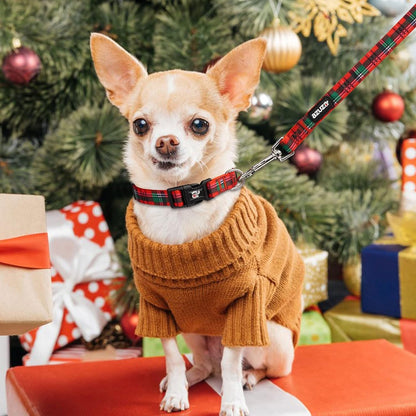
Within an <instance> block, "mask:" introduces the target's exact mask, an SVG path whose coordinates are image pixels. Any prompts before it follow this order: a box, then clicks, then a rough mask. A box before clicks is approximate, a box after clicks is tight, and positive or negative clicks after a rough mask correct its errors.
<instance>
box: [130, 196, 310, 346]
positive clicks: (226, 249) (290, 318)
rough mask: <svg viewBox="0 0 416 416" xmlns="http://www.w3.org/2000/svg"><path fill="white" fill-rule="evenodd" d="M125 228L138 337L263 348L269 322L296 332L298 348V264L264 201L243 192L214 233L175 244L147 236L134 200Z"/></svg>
mask: <svg viewBox="0 0 416 416" xmlns="http://www.w3.org/2000/svg"><path fill="white" fill-rule="evenodd" d="M126 226H127V231H128V234H129V253H130V258H131V263H132V266H133V271H134V280H135V283H136V286H137V289H138V290H139V292H140V309H139V323H138V326H137V329H136V333H137V334H138V335H141V336H147V337H173V336H175V335H177V334H178V333H181V332H184V333H196V334H202V335H217V336H218V335H222V343H223V344H224V345H225V346H261V345H267V344H268V343H269V337H268V334H267V326H266V321H267V320H273V321H275V322H277V323H278V324H281V325H283V326H285V327H287V328H289V329H291V330H292V331H293V342H294V344H295V345H296V343H297V340H298V335H299V329H300V318H301V292H302V282H303V274H304V266H303V261H302V259H301V257H300V255H299V253H298V251H297V249H296V248H295V246H294V244H293V242H292V240H291V238H290V236H289V234H288V232H287V230H286V227H285V226H284V224H283V223H282V221H281V220H280V219H279V218H278V217H277V215H276V212H275V210H274V208H273V207H272V206H271V205H270V204H269V203H268V202H267V201H266V200H264V199H263V198H261V197H259V196H256V195H254V194H253V193H252V192H250V191H249V190H248V189H247V188H243V189H242V191H241V193H240V196H239V199H238V200H237V202H236V204H235V205H234V207H233V209H232V211H231V212H230V214H229V215H228V216H227V218H226V219H225V221H224V223H223V224H222V225H221V226H220V227H219V228H218V229H217V230H216V231H214V232H213V233H211V234H210V235H208V236H206V237H204V238H202V239H200V240H196V241H193V242H190V243H185V244H180V245H167V244H160V243H156V242H154V241H152V240H150V239H148V238H147V237H145V236H144V235H143V233H142V232H141V231H140V228H139V226H138V224H137V219H136V216H135V214H134V211H133V200H132V201H130V204H129V206H128V208H127V214H126Z"/></svg>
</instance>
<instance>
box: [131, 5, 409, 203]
mask: <svg viewBox="0 0 416 416" xmlns="http://www.w3.org/2000/svg"><path fill="white" fill-rule="evenodd" d="M415 26H416V4H415V5H414V6H413V7H412V8H411V9H410V10H409V11H408V12H407V13H406V14H405V15H404V16H403V17H402V18H401V19H400V20H399V21H398V22H397V23H396V24H395V25H394V26H393V27H392V28H391V29H390V30H389V31H388V32H387V34H386V35H384V36H383V37H382V38H381V39H380V40H379V41H378V42H377V43H376V44H375V45H374V46H373V48H372V49H370V50H369V51H368V52H367V53H366V54H365V55H364V56H363V57H362V58H361V59H360V60H359V61H358V62H357V63H356V64H355V65H354V66H353V67H352V68H351V69H350V70H349V71H348V72H347V73H346V74H345V75H344V76H343V77H342V78H341V79H340V80H339V81H338V82H337V83H336V84H335V85H334V86H333V87H332V88H331V89H330V90H329V91H328V92H327V93H326V94H325V95H324V96H323V97H322V98H321V99H320V100H319V101H318V102H317V103H316V104H315V105H314V106H313V107H312V108H311V109H310V110H309V111H308V112H307V113H306V114H305V115H304V116H303V117H302V118H301V119H300V120H298V121H297V122H296V123H295V124H294V126H293V127H292V128H291V129H290V130H289V131H288V132H287V133H286V134H285V135H284V136H283V137H281V138H280V139H279V140H277V142H276V143H275V144H274V145H273V147H272V152H271V154H270V155H269V156H267V157H266V158H265V159H263V160H261V161H260V162H259V163H257V164H255V165H254V166H252V167H251V168H250V169H249V170H248V171H247V172H244V173H243V172H241V171H240V170H238V169H231V170H230V171H228V172H227V173H225V174H224V175H220V176H218V177H216V178H214V179H206V180H204V181H202V182H201V183H200V184H190V185H182V186H177V187H175V188H169V189H167V190H162V191H156V190H149V189H143V188H139V187H137V186H136V185H133V195H134V199H135V200H136V201H139V202H141V203H143V204H148V205H163V206H171V207H172V208H182V207H189V206H193V205H195V204H197V203H199V202H202V201H207V200H210V199H212V198H214V197H216V196H217V195H219V194H221V193H222V192H225V191H228V190H230V189H233V188H236V187H237V185H238V186H242V185H244V182H245V181H246V179H248V178H250V177H251V176H253V175H254V174H255V173H256V172H257V171H258V170H260V169H262V168H263V167H264V166H266V165H267V164H268V163H270V162H272V161H273V160H279V161H280V162H283V161H285V160H287V159H288V158H290V157H291V156H293V155H294V153H295V150H296V149H297V147H298V146H299V145H300V144H301V143H302V142H303V141H304V140H305V139H306V137H308V136H309V134H310V133H311V132H312V131H313V129H314V128H315V127H316V126H317V125H318V124H319V123H320V122H321V121H322V120H323V119H324V118H325V117H326V116H327V115H328V114H329V113H330V112H331V111H332V110H333V109H334V108H335V107H336V106H337V105H338V104H340V103H341V102H342V101H343V100H344V98H345V97H347V96H348V95H349V94H350V92H351V91H352V90H353V89H354V88H356V87H357V86H358V85H359V84H360V83H361V82H362V81H363V80H364V78H366V77H367V76H368V75H369V74H370V73H371V72H372V71H373V70H374V68H376V67H377V65H379V64H380V63H381V62H382V61H383V60H384V59H385V58H386V57H387V56H388V55H389V54H390V53H391V52H392V51H393V49H394V48H395V47H396V46H397V45H399V44H400V43H401V42H402V41H403V40H404V39H405V38H406V37H407V36H408V35H409V34H410V33H411V32H412V30H413V29H414V28H415Z"/></svg>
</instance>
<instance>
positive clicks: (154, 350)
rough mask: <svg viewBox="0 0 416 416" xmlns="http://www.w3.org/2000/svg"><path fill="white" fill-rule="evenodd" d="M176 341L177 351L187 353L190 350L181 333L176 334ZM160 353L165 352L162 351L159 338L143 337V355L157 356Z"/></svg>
mask: <svg viewBox="0 0 416 416" xmlns="http://www.w3.org/2000/svg"><path fill="white" fill-rule="evenodd" d="M176 341H177V343H178V347H179V351H180V352H181V353H182V354H188V353H189V352H190V350H189V348H188V346H187V345H186V343H185V340H184V339H183V337H182V335H178V336H177V337H176ZM161 355H165V353H164V352H163V347H162V341H161V340H160V338H143V357H159V356H161Z"/></svg>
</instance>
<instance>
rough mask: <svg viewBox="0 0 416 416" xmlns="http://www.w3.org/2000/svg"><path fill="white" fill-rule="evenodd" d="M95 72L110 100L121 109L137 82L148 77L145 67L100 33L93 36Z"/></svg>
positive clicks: (92, 50) (92, 46)
mask: <svg viewBox="0 0 416 416" xmlns="http://www.w3.org/2000/svg"><path fill="white" fill-rule="evenodd" d="M90 45H91V55H92V60H93V61H94V66H95V71H96V72H97V75H98V78H99V80H100V82H101V84H103V86H104V88H105V89H106V92H107V97H108V99H109V100H110V101H111V102H112V103H113V104H114V105H115V106H117V107H119V108H120V106H122V104H123V103H124V102H125V101H126V98H127V96H128V95H129V94H130V92H131V91H132V89H133V88H134V86H135V85H136V83H137V81H138V80H139V79H140V78H141V77H145V76H147V72H146V69H145V68H144V66H143V65H142V64H141V63H140V62H139V61H138V60H137V59H136V58H135V57H134V56H133V55H130V54H129V53H128V52H127V51H126V50H124V49H123V48H122V47H121V46H119V45H118V44H117V43H116V42H114V41H113V40H111V39H110V38H109V37H107V36H105V35H101V34H99V33H92V34H91V42H90Z"/></svg>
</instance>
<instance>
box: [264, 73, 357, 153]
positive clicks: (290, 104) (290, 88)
mask: <svg viewBox="0 0 416 416" xmlns="http://www.w3.org/2000/svg"><path fill="white" fill-rule="evenodd" d="M328 89H329V87H328V85H327V82H326V80H325V79H323V78H321V77H320V76H314V77H300V78H294V79H292V81H291V82H289V83H288V84H287V85H285V86H283V87H282V89H281V90H280V91H279V100H278V101H277V102H276V103H275V105H274V108H273V112H272V118H271V125H272V126H274V127H275V132H276V137H281V136H283V135H284V134H285V133H287V132H288V131H289V130H290V128H291V127H292V126H293V125H294V124H295V123H296V122H297V121H298V120H299V119H300V118H302V117H303V115H304V114H305V113H306V112H307V111H308V110H309V109H310V108H311V107H312V106H313V105H314V104H315V103H316V102H317V101H318V100H319V99H320V98H321V97H322V96H323V95H324V94H325V92H326V91H327V90H328ZM348 117H349V112H348V109H347V108H346V106H343V105H340V106H338V107H336V108H335V109H334V110H333V111H332V112H331V114H330V115H329V116H328V117H326V118H325V119H324V120H323V121H322V122H321V123H320V124H319V126H318V127H317V128H316V129H315V130H314V131H313V132H312V133H311V134H310V135H309V136H308V146H310V147H312V148H314V149H317V150H319V151H320V152H322V153H325V152H327V151H328V150H329V149H330V148H331V147H333V146H336V145H338V144H339V143H340V142H341V141H342V138H343V137H342V136H343V134H344V133H345V132H346V131H347V123H348Z"/></svg>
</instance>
